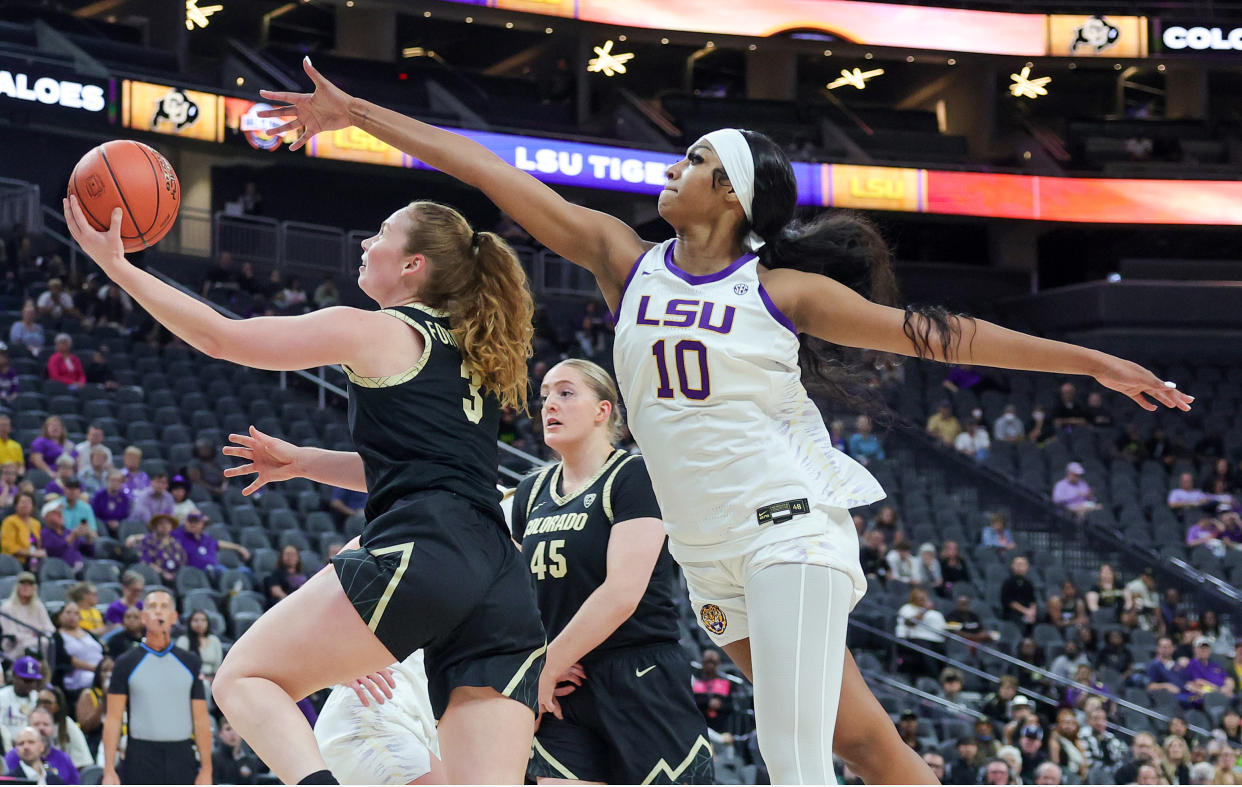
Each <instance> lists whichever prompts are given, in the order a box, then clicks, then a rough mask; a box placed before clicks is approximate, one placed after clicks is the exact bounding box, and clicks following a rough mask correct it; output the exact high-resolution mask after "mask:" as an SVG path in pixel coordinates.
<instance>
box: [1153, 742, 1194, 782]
mask: <svg viewBox="0 0 1242 787" xmlns="http://www.w3.org/2000/svg"><path fill="white" fill-rule="evenodd" d="M1161 748H1163V749H1164V756H1163V757H1161V758H1160V762H1161V768H1160V770H1161V776H1162V777H1164V779H1165V782H1164V783H1165V784H1189V783H1190V746H1188V745H1187V744H1186V741H1185V740H1184V739H1182V738H1179V737H1177V736H1176V735H1170V736H1168V737H1167V738H1165V739H1164V742H1163V743H1162V744H1161Z"/></svg>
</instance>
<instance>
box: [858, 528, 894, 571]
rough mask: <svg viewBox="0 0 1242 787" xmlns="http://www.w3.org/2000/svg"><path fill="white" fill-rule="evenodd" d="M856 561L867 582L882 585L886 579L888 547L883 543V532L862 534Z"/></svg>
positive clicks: (871, 531) (870, 531)
mask: <svg viewBox="0 0 1242 787" xmlns="http://www.w3.org/2000/svg"><path fill="white" fill-rule="evenodd" d="M858 559H859V562H860V563H861V564H862V570H863V574H864V575H866V577H867V579H868V580H871V581H877V582H880V583H881V584H883V583H884V582H885V581H886V580H887V579H888V546H887V545H886V544H885V543H884V531H882V530H868V531H867V532H866V533H864V534H863V545H862V548H861V549H859V550H858Z"/></svg>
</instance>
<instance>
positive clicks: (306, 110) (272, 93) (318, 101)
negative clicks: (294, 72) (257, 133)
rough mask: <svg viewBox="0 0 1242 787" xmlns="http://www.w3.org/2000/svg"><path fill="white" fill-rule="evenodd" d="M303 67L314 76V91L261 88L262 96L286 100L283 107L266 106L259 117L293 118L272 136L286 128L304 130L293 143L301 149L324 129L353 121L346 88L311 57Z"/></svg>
mask: <svg viewBox="0 0 1242 787" xmlns="http://www.w3.org/2000/svg"><path fill="white" fill-rule="evenodd" d="M302 69H303V70H304V71H306V75H307V76H308V77H310V80H311V82H312V83H313V84H314V86H315V92H314V93H287V92H284V91H280V90H260V91H259V95H260V96H262V97H263V98H266V99H268V100H269V101H282V102H284V103H285V104H286V106H283V107H274V108H272V109H264V110H262V111H260V112H259V117H269V118H289V117H291V118H293V119H292V120H289V121H288V122H286V123H285V124H284V125H281V126H277V127H276V128H274V129H272V130H271V131H268V132H267V134H268V135H269V136H273V137H275V136H278V135H280V134H283V133H285V132H286V131H294V130H300V132H301V133H300V134H299V136H298V138H297V140H296V141H294V143H293V144H292V145H290V146H289V149H290V150H297V149H298V148H300V147H302V146H303V145H305V144H306V142H307V140H309V139H310V138H311V137H313V136H315V135H316V134H318V133H319V132H321V131H336V130H337V129H339V128H347V127H348V126H350V125H351V123H350V122H349V100H350V96H349V94H348V93H346V92H345V91H344V90H341V89H340V88H339V87H337V86H336V85H334V84H332V83H331V82H329V81H328V80H327V79H326V78H325V77H324V76H323V74H320V73H319V72H318V71H317V70H315V67H314V66H312V65H311V61H310V58H309V57H304V58H302Z"/></svg>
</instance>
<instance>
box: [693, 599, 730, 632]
mask: <svg viewBox="0 0 1242 787" xmlns="http://www.w3.org/2000/svg"><path fill="white" fill-rule="evenodd" d="M699 620H701V621H703V628H705V629H707V630H708V631H710V632H711V633H713V634H715V635H716V636H720V635H721V634H723V633H724V630H725V626H727V625H729V621H728V620H726V619H725V613H724V610H722V609H721V608H720V607H718V606H716V605H715V604H704V605H703V609H701V610H699Z"/></svg>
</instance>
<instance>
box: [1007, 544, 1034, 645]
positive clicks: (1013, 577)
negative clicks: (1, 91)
mask: <svg viewBox="0 0 1242 787" xmlns="http://www.w3.org/2000/svg"><path fill="white" fill-rule="evenodd" d="M1030 568H1031V564H1030V563H1029V562H1028V561H1027V559H1026V558H1025V557H1022V556H1021V555H1019V556H1017V557H1015V558H1014V559H1013V560H1012V561H1011V562H1010V564H1009V577H1008V578H1007V579H1006V580H1005V582H1004V583H1003V584H1002V585H1001V616H1002V617H1003V618H1004V619H1005V620H1010V621H1013V622H1014V623H1017V624H1019V625H1022V626H1025V627H1027V628H1028V629H1029V628H1030V627H1031V626H1034V625H1035V620H1036V617H1037V616H1038V614H1039V604H1038V603H1036V600H1035V586H1034V585H1033V584H1031V580H1029V579H1027V578H1026V572H1027V571H1029V570H1030Z"/></svg>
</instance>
